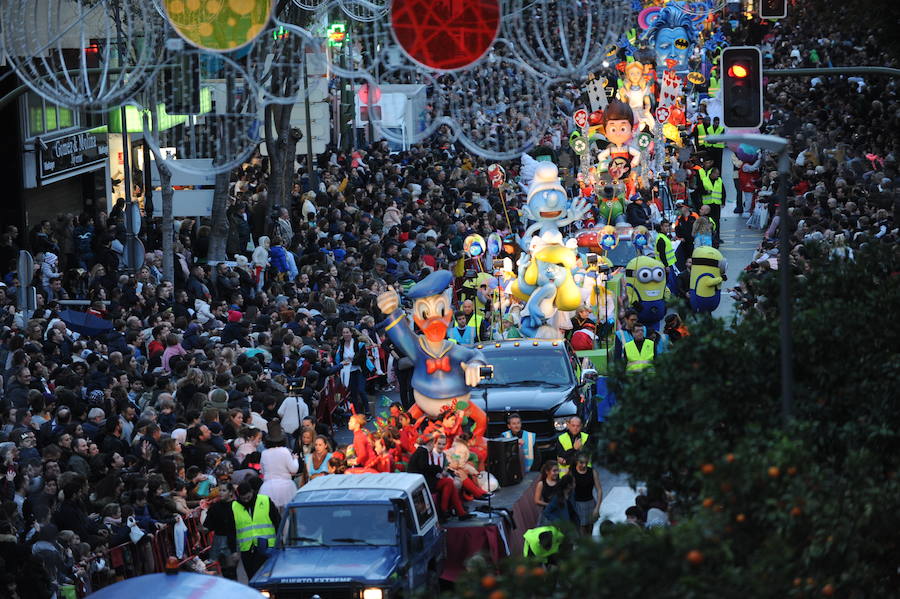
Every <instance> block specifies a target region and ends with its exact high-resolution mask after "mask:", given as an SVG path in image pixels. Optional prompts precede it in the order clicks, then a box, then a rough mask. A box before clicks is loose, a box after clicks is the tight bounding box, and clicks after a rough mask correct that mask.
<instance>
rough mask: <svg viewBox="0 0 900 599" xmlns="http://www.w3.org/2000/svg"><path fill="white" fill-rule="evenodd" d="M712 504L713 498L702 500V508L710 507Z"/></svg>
mask: <svg viewBox="0 0 900 599" xmlns="http://www.w3.org/2000/svg"><path fill="white" fill-rule="evenodd" d="M713 503H715V501H714V500H713V498H712V497H707V498H706V499H704V500H703V507H712V506H713Z"/></svg>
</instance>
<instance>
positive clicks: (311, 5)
mask: <svg viewBox="0 0 900 599" xmlns="http://www.w3.org/2000/svg"><path fill="white" fill-rule="evenodd" d="M326 2H327V0H294V4H295V5H297V7H299V8H302V9H303V10H318V8H319V7H320V6H322V5H323V4H325V3H326Z"/></svg>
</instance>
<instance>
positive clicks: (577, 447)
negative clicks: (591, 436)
mask: <svg viewBox="0 0 900 599" xmlns="http://www.w3.org/2000/svg"><path fill="white" fill-rule="evenodd" d="M581 427H582V422H581V418H579V417H578V416H572V417H571V418H569V420H568V421H567V422H566V430H565V431H563V433H562V434H561V435H559V437H557V438H556V461H557V462H559V476H560V477H563V476H565V475H566V473H568V472H569V464H574V463H575V455H576V454H577V453H578V452H579V451H584V450H585V448H586V447H587V442H588V434H587V433H586V432H584V431H582V430H581Z"/></svg>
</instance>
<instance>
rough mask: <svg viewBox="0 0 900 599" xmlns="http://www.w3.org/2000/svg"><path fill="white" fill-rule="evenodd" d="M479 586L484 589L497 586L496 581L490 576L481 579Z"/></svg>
mask: <svg viewBox="0 0 900 599" xmlns="http://www.w3.org/2000/svg"><path fill="white" fill-rule="evenodd" d="M481 586H483V587H484V588H486V589H492V588H494V587H495V586H497V579H496V578H495V577H493V576H491V575H490V574H486V575H484V576H482V577H481Z"/></svg>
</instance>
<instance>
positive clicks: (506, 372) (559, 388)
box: [472, 339, 596, 467]
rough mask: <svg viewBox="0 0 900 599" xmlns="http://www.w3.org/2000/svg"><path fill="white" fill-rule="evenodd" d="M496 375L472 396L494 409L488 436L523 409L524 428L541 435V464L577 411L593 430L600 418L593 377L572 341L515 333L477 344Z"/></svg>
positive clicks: (538, 454) (498, 432)
mask: <svg viewBox="0 0 900 599" xmlns="http://www.w3.org/2000/svg"><path fill="white" fill-rule="evenodd" d="M475 347H476V348H478V349H479V350H481V351H482V352H483V353H484V357H485V362H486V363H488V364H490V365H491V366H493V369H494V376H493V378H491V379H484V380H482V381H481V384H480V385H478V387H476V388H475V389H472V401H474V402H475V404H476V405H478V406H479V407H480V408H482V409H483V410H484V411H485V412H486V413H487V415H488V431H487V433H486V435H485V436H486V437H489V438H493V437H499V436H500V435H501V434H502V433H503V431H505V430H506V429H507V427H506V417H507V415H508V414H511V413H512V412H517V413H518V414H519V416H521V418H522V428H524V429H525V430H527V431H529V432H532V433H535V434H536V435H537V441H536V447H535V467H539V466H540V462H542V461H543V460H544V459H546V458H548V457H553V456H552V455H550V454H552V452H553V450H554V446H555V444H556V437H557V436H558V435H559V434H560V433H561V432H562V431H564V430H565V429H566V421H567V420H568V419H569V418H570V417H571V416H576V415H577V416H580V417H581V420H582V422H583V423H584V430H585V431H586V432H590V429H591V426H592V425H593V423H594V421H595V420H596V418H595V414H596V410H595V407H594V397H593V393H592V389H593V380H581V368H580V365H579V361H578V359H577V358H576V357H575V354H574V352H573V351H572V349H571V347H569V344H568V342H567V341H564V340H556V341H548V340H542V339H509V340H506V341H497V342H492V343H483V344H479V345H476V346H475Z"/></svg>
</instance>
